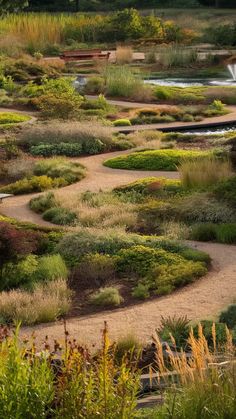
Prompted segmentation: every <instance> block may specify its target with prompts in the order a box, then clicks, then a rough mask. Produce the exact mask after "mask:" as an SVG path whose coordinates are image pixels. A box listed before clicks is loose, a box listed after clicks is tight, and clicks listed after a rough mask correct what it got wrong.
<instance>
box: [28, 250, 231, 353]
mask: <svg viewBox="0 0 236 419" xmlns="http://www.w3.org/2000/svg"><path fill="white" fill-rule="evenodd" d="M192 245H193V246H194V247H196V248H198V249H200V250H204V251H206V252H208V253H209V254H210V256H211V257H212V261H213V269H212V270H211V272H209V273H208V275H207V276H205V277H204V278H201V279H200V280H198V281H196V282H195V283H194V284H192V285H189V286H187V287H185V288H183V289H181V290H179V291H177V292H174V293H173V294H171V295H169V296H166V297H162V298H156V299H154V300H152V301H147V302H143V303H140V304H138V305H135V306H130V307H126V308H122V309H116V310H113V311H106V312H102V313H98V314H94V315H89V316H81V317H75V318H71V319H69V320H67V329H68V331H69V333H70V336H73V337H75V338H77V339H78V340H79V341H80V342H81V343H85V342H86V344H88V345H93V344H95V345H99V342H100V337H101V330H102V328H103V324H104V321H105V320H106V321H107V322H108V326H109V329H110V336H111V338H112V339H117V338H119V337H120V336H124V335H127V334H128V333H132V334H134V335H136V336H137V337H138V338H139V339H140V340H141V341H143V342H145V341H147V340H148V339H149V338H150V336H151V334H152V333H153V332H154V331H155V329H156V328H157V327H158V325H159V324H160V319H161V316H164V317H166V316H174V315H177V316H181V315H186V314H187V315H188V317H189V319H191V320H195V321H196V320H199V319H206V318H215V316H217V315H218V313H219V312H220V311H221V310H222V309H223V308H224V307H226V306H227V305H228V304H230V303H232V302H233V301H234V299H235V298H236V246H228V245H222V244H215V243H214V244H213V243H211V244H209V243H192ZM33 332H35V335H36V341H37V343H38V344H39V345H41V344H42V343H43V341H44V338H45V336H46V335H48V336H49V339H50V341H53V339H57V340H59V341H60V342H63V336H64V332H63V323H62V322H61V321H59V322H55V323H50V324H44V325H38V326H35V327H25V328H23V329H22V331H21V333H22V335H24V336H27V337H30V335H31V334H32V333H33Z"/></svg>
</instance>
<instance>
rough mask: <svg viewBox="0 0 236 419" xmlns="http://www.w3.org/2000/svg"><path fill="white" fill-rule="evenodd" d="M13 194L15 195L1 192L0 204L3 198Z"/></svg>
mask: <svg viewBox="0 0 236 419" xmlns="http://www.w3.org/2000/svg"><path fill="white" fill-rule="evenodd" d="M11 196H13V195H12V194H9V193H0V204H1V203H2V201H3V199H6V198H10V197H11Z"/></svg>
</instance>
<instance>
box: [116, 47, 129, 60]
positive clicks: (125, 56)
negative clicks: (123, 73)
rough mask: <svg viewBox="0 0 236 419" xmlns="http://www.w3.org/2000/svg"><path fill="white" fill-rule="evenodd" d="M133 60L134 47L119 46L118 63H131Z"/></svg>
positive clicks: (117, 52)
mask: <svg viewBox="0 0 236 419" xmlns="http://www.w3.org/2000/svg"><path fill="white" fill-rule="evenodd" d="M132 60H133V49H132V48H131V47H124V46H119V47H117V48H116V62H117V64H130V63H131V62H132Z"/></svg>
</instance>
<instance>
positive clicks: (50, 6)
mask: <svg viewBox="0 0 236 419" xmlns="http://www.w3.org/2000/svg"><path fill="white" fill-rule="evenodd" d="M1 2H2V3H13V4H14V3H24V0H14V1H12V0H0V4H1ZM29 4H30V8H31V10H37V11H39V10H47V11H80V10H81V11H99V10H118V9H123V8H125V7H136V8H143V9H144V8H158V7H162V8H165V7H182V8H188V7H199V6H204V7H222V8H228V7H235V6H236V4H235V0H113V1H110V0H29Z"/></svg>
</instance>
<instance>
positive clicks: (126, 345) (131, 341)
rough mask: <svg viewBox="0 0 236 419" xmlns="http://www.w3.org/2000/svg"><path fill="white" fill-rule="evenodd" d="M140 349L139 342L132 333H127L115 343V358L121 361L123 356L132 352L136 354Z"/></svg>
mask: <svg viewBox="0 0 236 419" xmlns="http://www.w3.org/2000/svg"><path fill="white" fill-rule="evenodd" d="M140 349H141V345H140V342H139V341H138V340H137V338H136V337H135V336H134V335H132V334H129V335H127V336H124V337H123V338H120V339H119V340H118V341H117V343H116V345H115V359H116V360H117V361H118V362H121V361H122V359H123V358H124V357H127V355H132V354H133V353H135V354H137V352H138V351H139V350H140Z"/></svg>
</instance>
